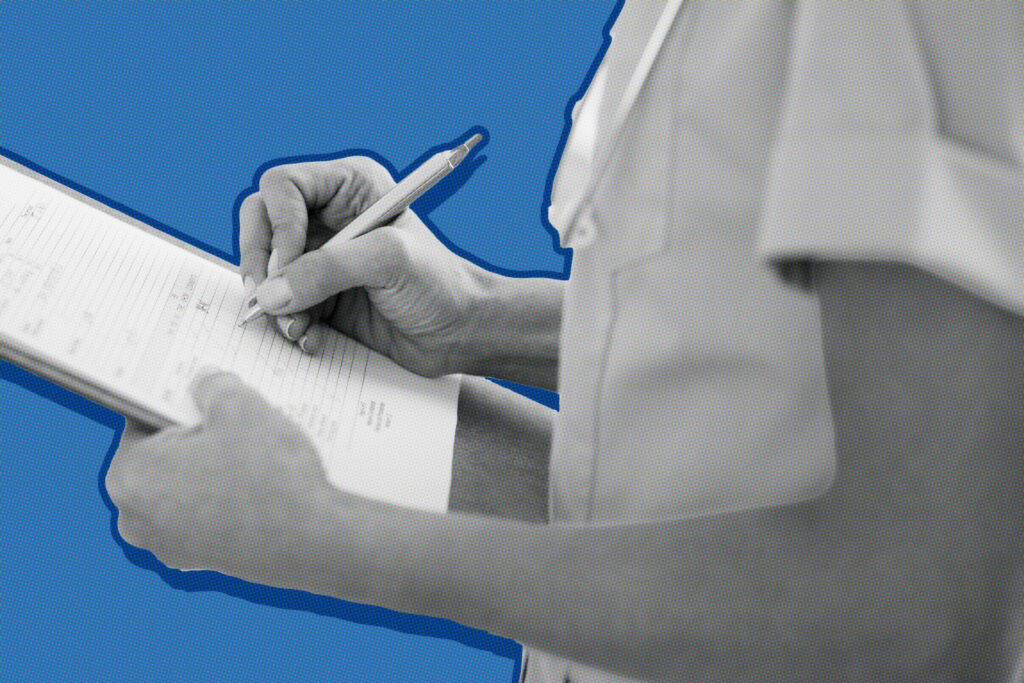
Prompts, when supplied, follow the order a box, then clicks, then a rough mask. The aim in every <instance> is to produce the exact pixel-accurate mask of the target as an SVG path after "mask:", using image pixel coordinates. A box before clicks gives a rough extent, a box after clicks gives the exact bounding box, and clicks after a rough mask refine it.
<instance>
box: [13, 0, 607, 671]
mask: <svg viewBox="0 0 1024 683" xmlns="http://www.w3.org/2000/svg"><path fill="white" fill-rule="evenodd" d="M114 7H115V5H111V4H107V3H100V2H90V3H85V2H60V3H41V2H17V1H12V0H7V1H5V2H3V3H0V26H2V34H0V153H3V154H5V155H7V156H9V157H12V158H14V159H16V160H19V161H22V162H23V163H28V164H30V165H32V166H33V167H35V168H38V169H40V170H44V171H45V172H46V173H48V174H49V175H51V176H53V177H57V178H59V179H61V180H63V181H64V182H66V183H67V184H69V185H71V186H73V187H76V188H78V189H80V190H83V191H85V192H87V193H88V194H91V195H93V196H95V197H97V198H101V199H102V200H103V201H106V202H107V203H108V204H111V205H113V206H115V207H117V208H120V209H122V210H125V211H126V212H128V213H131V214H133V215H135V216H137V217H140V218H142V219H143V220H146V221H147V222H149V223H151V224H153V225H156V226H157V227H160V228H162V229H164V230H167V231H170V232H172V233H175V234H177V235H178V236H181V237H184V238H186V239H189V240H190V241H193V242H195V243H198V244H201V245H202V246H204V247H205V248H207V249H208V250H209V251H211V252H213V253H217V254H219V255H222V256H224V257H225V258H228V259H230V260H236V261H237V256H236V254H237V247H236V223H235V216H234V208H235V206H236V204H237V201H238V199H239V197H240V195H241V194H242V193H243V192H244V191H245V190H246V188H248V187H249V186H250V185H251V184H252V182H253V180H254V173H255V172H256V171H257V169H258V168H260V167H261V166H264V165H266V164H267V163H268V162H271V161H273V160H277V159H281V158H283V157H295V156H311V155H325V154H326V155H332V154H338V153H342V152H347V151H351V150H366V151H369V152H371V153H373V154H375V155H378V156H379V157H380V158H383V159H385V160H387V161H388V162H390V164H391V165H392V166H393V168H394V169H395V170H396V171H397V172H399V173H402V172H404V171H405V170H408V169H409V167H410V166H411V165H413V164H414V163H415V162H416V161H417V160H419V159H421V158H422V157H423V155H424V154H425V152H426V151H427V150H428V149H433V148H435V147H438V146H440V145H446V144H449V143H451V142H453V141H456V140H461V139H462V138H463V136H464V133H465V132H466V131H468V130H470V129H471V128H473V127H475V126H479V127H482V128H483V130H484V132H486V134H487V143H486V145H485V146H484V147H483V149H482V150H480V151H479V152H478V153H477V155H476V163H474V164H472V165H470V166H468V167H467V168H466V169H465V170H464V171H463V172H462V173H461V174H460V175H459V176H457V177H455V178H451V179H450V182H446V184H445V185H444V186H441V187H438V188H435V190H434V191H432V192H431V193H429V194H427V195H425V196H424V197H423V198H422V199H421V200H420V201H419V202H417V204H416V205H415V208H417V209H418V210H419V211H420V212H421V214H426V215H427V217H428V218H429V220H430V222H431V224H432V226H434V227H435V229H436V230H437V231H438V232H439V233H440V234H441V235H442V237H443V239H445V241H446V242H447V243H448V244H449V245H450V246H451V247H452V248H453V249H455V250H456V251H459V252H460V253H463V254H465V255H467V256H469V257H471V258H473V259H475V260H478V261H480V262H482V263H485V264H487V265H488V266H489V267H491V268H492V269H495V270H499V271H502V272H507V273H509V274H522V275H537V274H546V275H548V276H553V277H564V276H566V275H567V274H568V268H569V259H568V254H567V253H565V252H561V251H559V250H558V249H556V248H555V244H556V240H555V236H554V233H553V232H552V231H551V229H550V226H548V225H547V224H546V223H545V220H544V217H545V215H546V205H547V202H546V197H547V192H548V187H549V184H550V178H551V173H552V170H553V164H554V162H555V161H556V159H557V156H558V153H559V151H560V149H561V146H562V144H564V139H565V135H566V133H567V122H568V111H569V106H570V105H571V103H572V101H573V100H574V99H575V98H576V97H578V96H579V94H580V93H581V92H582V88H583V87H584V85H585V83H586V82H587V80H588V77H589V74H590V72H591V71H592V67H593V66H594V64H595V60H596V59H598V58H599V56H600V53H601V51H602V50H603V48H604V47H605V44H606V43H605V41H606V39H607V30H606V29H607V23H608V21H609V18H610V17H611V16H612V14H613V10H614V9H615V8H616V2H615V1H614V0H603V1H597V0H593V1H582V0H581V1H576V2H569V1H568V0H566V1H564V2H563V1H561V0H539V1H535V2H527V1H508V0H503V1H502V2H494V1H493V0H478V1H476V2H469V1H463V2H458V3H440V2H409V1H403V2H398V1H395V2H354V1H349V2H333V3H324V4H322V5H320V4H308V3H297V2H296V3H286V2H277V3H243V2H224V1H220V2H134V3H131V4H125V5H120V6H119V9H113V8H114ZM455 190H457V192H456V191H455ZM537 397H538V398H541V399H542V400H546V401H548V402H550V401H552V400H553V397H552V396H549V395H537ZM122 426H123V420H122V418H121V417H120V416H118V415H116V414H114V413H112V412H110V411H109V410H106V409H103V408H100V407H98V406H95V405H93V404H90V403H88V402H86V401H83V400H82V399H80V398H78V397H76V396H74V395H72V394H70V393H68V392H66V391H63V390H60V389H58V388H57V387H54V386H52V385H50V384H48V383H46V382H44V381H42V380H39V379H38V378H35V377H34V376H32V375H30V374H28V373H26V372H24V371H22V370H20V369H17V368H15V367H13V366H11V365H6V364H2V363H0V456H2V459H0V463H2V464H0V467H2V472H3V482H4V489H3V493H4V516H3V520H4V524H3V526H4V531H3V538H4V555H5V559H6V561H5V562H4V577H3V581H4V588H3V590H2V591H0V676H3V677H11V678H24V677H32V678H36V679H39V678H46V679H52V678H73V679H81V678H84V677H95V678H103V679H108V680H110V679H134V678H140V677H146V678H159V679H161V680H178V679H184V678H186V677H188V678H192V679H200V680H209V679H220V678H225V677H230V678H260V679H268V680H269V679H282V678H300V677H301V678H333V679H336V680H347V681H358V680H415V681H430V680H467V681H502V682H504V681H510V680H512V678H513V676H514V673H515V671H516V669H517V667H518V656H519V646H518V645H516V644H515V643H512V642H510V641H507V640H502V639H499V638H496V637H492V636H490V635H488V634H485V633H482V632H479V631H473V630H470V629H466V628H463V627H461V626H458V625H456V624H453V623H451V622H447V621H442V620H432V619H424V618H419V617H412V616H408V615H400V614H396V613H393V612H387V611H385V610H379V609H376V608H369V607H364V606H359V605H352V604H349V603H344V602H340V601H336V600H328V599H324V598H319V597H315V596H311V595H308V594H305V593H301V592H293V591H279V590H273V589H268V588H265V587H259V586H254V585H251V584H246V583H243V582H240V581H235V580H233V579H228V578H227V577H223V576H220V575H217V574H213V573H209V572H201V573H195V574H181V573H178V572H173V571H170V570H167V569H166V568H164V567H162V566H161V565H160V564H159V563H157V562H156V561H155V559H153V558H152V556H150V555H149V554H148V553H145V552H142V551H138V550H136V549H133V548H129V547H127V546H125V545H124V544H123V543H121V541H120V539H119V537H118V536H117V534H116V530H115V526H114V523H113V516H112V511H111V508H110V506H109V502H108V501H107V499H106V497H105V495H104V494H103V491H102V472H103V469H104V468H105V466H106V462H107V461H108V460H109V457H110V455H111V453H112V449H113V448H114V446H115V445H116V443H117V440H118V436H119V433H120V430H121V428H122Z"/></svg>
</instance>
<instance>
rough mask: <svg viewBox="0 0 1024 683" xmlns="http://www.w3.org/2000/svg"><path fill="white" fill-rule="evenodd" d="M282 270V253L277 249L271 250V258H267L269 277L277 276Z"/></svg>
mask: <svg viewBox="0 0 1024 683" xmlns="http://www.w3.org/2000/svg"><path fill="white" fill-rule="evenodd" d="M280 272H281V255H280V254H279V253H278V251H277V249H274V250H272V251H271V252H270V258H269V259H267V277H277V275H278V274H279V273H280Z"/></svg>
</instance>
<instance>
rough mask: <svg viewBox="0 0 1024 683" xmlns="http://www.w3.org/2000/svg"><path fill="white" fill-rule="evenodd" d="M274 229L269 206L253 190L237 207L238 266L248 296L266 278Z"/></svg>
mask: <svg viewBox="0 0 1024 683" xmlns="http://www.w3.org/2000/svg"><path fill="white" fill-rule="evenodd" d="M272 234H273V230H272V229H271V227H270V218H268V217H267V207H266V206H265V205H264V204H263V198H262V197H261V196H260V194H259V192H254V193H252V194H251V195H249V196H248V197H246V198H245V199H244V200H242V205H241V206H240V207H239V208H238V251H239V256H240V260H239V264H238V269H239V272H240V273H241V275H242V282H243V283H245V287H246V296H252V293H253V290H255V288H256V287H257V285H259V284H260V283H261V282H263V281H264V280H265V279H267V261H268V260H269V259H270V238H271V235H272Z"/></svg>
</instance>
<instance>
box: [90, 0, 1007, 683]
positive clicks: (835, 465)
mask: <svg viewBox="0 0 1024 683" xmlns="http://www.w3.org/2000/svg"><path fill="white" fill-rule="evenodd" d="M676 5H681V7H680V8H678V9H677V7H676ZM1022 59H1024V4H1022V3H1020V2H1011V1H1009V0H1006V1H997V0H993V1H989V2H982V1H978V2H970V1H960V2H942V1H935V0H904V1H902V2H901V1H898V0H888V1H883V0H867V1H865V2H856V3H853V2H835V1H833V0H817V1H814V0H808V1H805V2H801V3H795V2H790V1H789V0H737V1H734V2H724V1H719V0H715V1H709V0H690V1H689V2H685V3H680V2H677V1H676V0H671V1H670V2H669V5H668V6H667V7H665V8H663V7H662V6H661V3H655V2H650V3H642V2H637V3H627V4H626V6H625V7H624V8H623V9H622V11H621V13H620V16H619V17H618V19H617V22H616V26H615V30H614V39H613V41H612V44H611V46H610V48H609V50H608V52H607V54H606V56H605V58H604V63H603V65H602V67H601V70H600V72H599V74H598V76H597V77H595V79H594V81H593V83H592V84H591V86H590V91H589V93H588V95H587V97H586V98H585V100H584V102H583V103H582V105H581V106H580V108H579V111H578V112H577V115H576V118H577V123H576V126H575V128H576V130H574V132H573V136H572V142H571V143H570V145H569V148H568V150H567V153H566V155H565V157H564V158H563V162H562V163H563V167H562V168H561V170H560V171H559V178H558V183H557V185H558V186H557V188H556V192H555V197H554V202H553V204H554V205H553V207H552V212H551V214H552V218H553V222H554V223H556V224H557V225H558V226H559V228H560V229H561V231H562V233H563V241H564V243H565V244H567V245H568V246H571V247H573V248H574V250H575V251H574V257H573V268H572V275H571V278H570V280H569V281H568V283H562V282H560V281H554V280H546V279H515V278H506V277H501V276H497V275H495V274H493V273H489V272H486V271H484V270H482V269H480V268H478V267H476V266H474V265H473V264H471V263H468V262H466V261H464V260H462V259H460V258H459V257H457V256H455V255H453V254H452V253H450V252H449V251H448V250H446V249H445V248H444V247H443V246H442V245H441V244H440V243H439V242H438V241H437V240H436V239H435V238H434V237H433V235H432V234H431V232H430V231H429V230H428V229H427V228H426V227H425V226H424V225H423V224H422V223H421V222H420V221H419V220H418V219H417V217H416V216H415V214H414V213H412V212H411V211H406V212H405V213H403V214H402V215H401V216H399V217H398V218H397V219H396V220H395V221H394V223H393V224H391V225H389V226H385V227H382V228H379V229H377V230H375V231H373V232H371V233H369V234H367V235H365V236H363V237H361V238H358V239H355V240H352V241H351V242H349V243H347V244H346V245H345V246H344V249H343V250H339V251H337V252H333V253H331V254H327V253H324V252H323V251H322V250H318V249H315V246H316V240H315V239H314V237H313V236H314V234H315V233H317V232H318V231H320V230H322V229H324V228H326V229H328V230H337V229H339V228H340V227H341V226H342V225H344V224H345V223H346V222H347V221H348V220H350V219H351V216H352V215H354V214H355V213H358V212H359V211H360V210H361V209H362V208H365V206H366V205H367V203H368V202H370V201H372V199H374V198H375V197H378V196H380V194H381V193H383V192H384V191H386V190H387V188H388V187H389V186H390V185H391V184H392V183H393V181H392V180H391V178H390V177H388V174H387V173H386V171H384V169H382V168H381V167H380V166H378V165H376V164H375V163H373V162H372V161H369V160H367V159H362V158H348V159H339V160H336V161H332V162H323V163H311V164H297V165H292V166H285V167H280V168H276V169H272V170H270V171H268V172H267V174H266V175H265V176H264V177H263V180H262V182H261V185H260V191H259V192H258V193H256V194H254V195H252V196H251V197H250V198H249V199H248V200H247V201H246V202H245V203H244V204H243V206H242V215H241V225H242V230H243V262H242V268H243V272H244V273H245V274H246V275H248V276H249V277H250V278H251V280H250V285H251V286H254V285H256V284H258V285H259V287H258V289H257V290H256V295H257V298H258V300H259V302H260V304H261V305H262V306H263V307H264V308H265V309H266V310H268V311H269V312H271V313H273V314H275V315H281V316H287V317H285V323H288V324H283V325H282V329H286V330H287V331H288V333H289V337H290V338H291V339H293V340H298V341H301V342H302V343H303V346H304V348H309V349H312V348H314V347H315V345H316V343H317V337H318V335H319V334H321V332H320V330H321V329H322V328H321V327H319V326H320V325H329V326H332V327H335V328H337V329H339V330H341V331H342V332H344V333H346V334H350V335H353V336H355V337H356V338H357V339H359V340H360V341H362V342H363V343H365V344H367V345H368V346H370V347H372V348H374V349H377V350H378V351H381V352H383V353H385V354H387V355H389V356H390V357H391V358H393V359H395V360H396V361H398V362H399V363H401V364H403V365H405V366H406V367H408V368H411V369H413V370H415V371H417V372H420V373H423V374H429V375H437V374H444V373H455V372H458V373H465V374H466V375H467V376H466V377H465V379H464V383H463V389H462V392H463V393H462V397H461V399H460V416H459V420H460V426H459V430H458V432H457V434H456V446H455V448H456V450H457V451H460V452H462V453H466V454H470V455H481V454H483V455H484V456H487V457H495V458H504V460H500V462H503V463H506V464H507V463H510V462H513V461H514V462H535V463H540V466H543V464H544V463H545V462H548V458H550V461H549V462H550V464H549V481H548V483H549V501H548V509H547V510H546V511H539V512H538V513H537V514H535V515H532V514H530V513H529V512H521V514H520V513H517V516H520V517H529V518H533V519H537V518H538V517H541V516H544V517H546V520H547V521H546V523H529V522H524V521H519V520H516V519H502V518H499V517H495V516H485V515H481V514H467V513H460V512H452V513H451V514H447V515H440V514H431V513H426V512H417V511H411V510H408V509H403V508H399V507H395V506H391V505H385V504H382V503H375V502H370V501H366V500H363V499H360V498H358V497H356V496H352V495H348V494H345V493H343V492H341V491H339V490H337V489H335V488H333V487H332V486H331V485H329V484H328V482H327V481H326V479H325V478H324V474H323V472H322V471H321V467H320V464H319V461H318V458H317V455H316V453H315V452H314V451H313V448H312V446H311V445H310V444H309V442H308V441H307V440H306V438H305V437H304V436H303V434H302V433H301V431H300V430H299V429H298V428H297V427H296V426H295V425H294V424H292V423H291V422H289V421H288V420H287V419H285V418H284V417H282V415H281V414H280V413H279V412H277V411H276V410H273V409H272V408H271V407H269V406H268V405H267V404H266V403H264V401H263V400H262V399H261V398H260V397H259V396H258V395H255V394H254V393H253V392H251V391H250V390H249V389H247V388H246V387H244V386H243V385H241V384H240V383H239V381H238V380H237V379H236V378H234V377H233V376H231V375H226V374H213V375H210V376H208V377H205V378H204V379H202V380H200V381H199V382H197V384H196V387H195V397H196V401H197V404H198V405H199V407H200V409H201V410H202V412H203V414H204V415H205V419H204V422H203V423H202V425H201V426H199V427H197V428H193V429H189V430H168V431H165V432H162V433H160V434H157V435H155V436H152V437H148V438H144V439H134V438H133V437H129V438H128V439H127V440H126V442H132V443H131V445H130V446H126V447H124V448H122V450H121V451H120V452H119V453H118V454H117V455H116V456H115V458H114V460H113V462H112V463H111V467H110V471H109V474H108V477H107V486H108V490H109V492H110V495H111V498H112V500H113V501H114V502H115V503H116V504H117V505H118V507H119V510H120V514H119V520H118V524H119V528H120V530H121V533H122V534H123V535H124V537H125V539H126V540H127V541H128V542H130V543H133V544H136V545H140V546H142V547H145V548H148V549H150V550H152V551H153V552H154V553H155V554H156V556H157V557H158V558H159V559H161V560H162V561H163V562H165V563H166V564H168V565H169V566H172V567H180V568H186V569H191V568H200V567H203V568H213V569H217V570H219V571H222V572H225V573H227V574H231V575H234V576H239V577H241V578H244V579H247V580H251V581H257V582H261V583H267V584H271V585H275V586H284V587H290V588H299V589H303V590H309V591H313V592H316V593H322V594H326V595H332V596H337V597H339V598H344V599H346V600H354V601H358V602H364V603H372V604H376V605H381V606H384V607H388V608H392V609H396V610H400V611H403V612H413V613H420V614H427V615H432V616H437V617H444V618H449V619H454V620H456V621H459V622H461V623H464V624H467V625H469V626H473V627H477V628H482V629H486V630H488V631H491V632H493V633H497V634H500V635H503V636H507V637H510V638H514V639H516V640H517V641H520V642H522V643H524V644H525V645H526V646H528V648H530V651H529V656H528V659H527V662H526V672H525V677H526V679H527V680H530V681H547V680H558V681H566V680H571V681H574V682H579V681H587V680H622V678H623V677H625V679H626V680H630V679H650V680H682V681H698V680H707V681H732V680H744V681H747V680H750V681H754V680H756V681H762V680H778V681H823V680H900V681H914V680H928V681H954V680H1007V679H1008V678H1010V677H1011V676H1019V671H1018V672H1016V674H1015V673H1014V665H1015V662H1016V660H1017V657H1018V654H1019V651H1020V642H1019V630H1018V629H1015V628H1014V624H1015V623H1019V621H1017V608H1018V606H1019V604H1020V595H1019V591H1018V590H1017V588H1018V586H1019V580H1020V576H1021V569H1022V565H1024V548H1022V537H1024V536H1022V533H1021V530H1022V522H1024V318H1022V316H1024V246H1022V245H1024V209H1022V206H1024V192H1022V189H1024V175H1022V173H1024V172H1022V163H1024V116H1022V107H1024V77H1022V74H1021V70H1022ZM590 126H593V127H592V128H591V127H590ZM590 138H592V139H593V145H592V148H593V151H590V149H589V148H590V147H591V145H589V144H588V139H590ZM581 169H582V170H581ZM581 174H582V176H581ZM581 178H582V179H581ZM586 178H590V180H589V181H588V180H587V179H586ZM581 187H585V188H587V189H586V190H584V191H583V192H582V193H581V192H580V188H581ZM491 229H494V230H505V231H507V232H508V233H509V234H510V235H513V234H515V231H516V230H517V229H518V228H517V226H504V225H496V226H493V227H492V228H491ZM307 247H310V248H312V250H311V251H308V253H304V252H306V249H307ZM272 249H274V250H278V251H279V253H280V260H281V263H282V264H283V268H282V269H281V272H280V274H279V275H277V276H276V277H271V278H269V279H268V278H266V275H267V273H266V267H267V261H268V258H269V255H270V253H271V250H272ZM563 285H564V287H563ZM563 288H564V290H565V291H564V292H563ZM819 311H820V321H819V317H818V315H819ZM293 319H294V322H295V324H291V323H292V322H293ZM556 375H557V383H556ZM477 376H490V377H498V378H504V379H509V380H515V381H518V382H523V383H526V384H533V385H537V386H543V387H549V388H555V387H556V386H557V389H558V391H559V392H560V395H561V411H560V413H559V414H558V415H557V416H555V415H553V414H552V413H550V412H548V411H546V410H545V409H543V408H541V407H539V406H538V405H536V404H533V403H531V402H529V401H527V400H525V399H521V398H520V397H518V396H517V395H514V394H511V393H510V392H506V391H505V390H503V389H501V388H499V387H497V386H496V385H493V384H490V383H488V382H486V381H482V380H479V379H478V377H477ZM825 378H827V390H826V383H825ZM830 417H831V419H830ZM833 426H834V440H833V431H832V428H833ZM833 441H834V443H833ZM512 469H513V467H512V466H511V465H508V470H509V471H511V470H512ZM511 487H512V485H511V484H510V488H511ZM517 493H518V492H517V491H516V490H509V491H508V492H507V495H508V496H509V498H515V497H516V495H517ZM544 512H546V513H547V514H546V515H544V514H543V513H544ZM533 648H537V649H536V650H534V649H533ZM545 653H553V654H545Z"/></svg>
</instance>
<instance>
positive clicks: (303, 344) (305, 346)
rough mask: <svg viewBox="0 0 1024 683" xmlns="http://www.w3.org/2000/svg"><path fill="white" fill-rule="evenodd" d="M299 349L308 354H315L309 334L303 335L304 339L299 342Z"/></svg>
mask: <svg viewBox="0 0 1024 683" xmlns="http://www.w3.org/2000/svg"><path fill="white" fill-rule="evenodd" d="M299 348H300V349H302V350H303V351H304V352H306V353H312V352H313V351H312V349H313V346H312V344H311V343H310V341H309V335H308V334H304V335H302V339H300V340H299Z"/></svg>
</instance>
